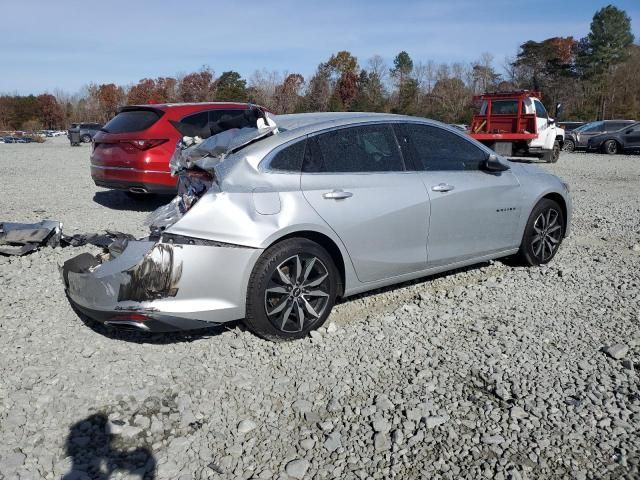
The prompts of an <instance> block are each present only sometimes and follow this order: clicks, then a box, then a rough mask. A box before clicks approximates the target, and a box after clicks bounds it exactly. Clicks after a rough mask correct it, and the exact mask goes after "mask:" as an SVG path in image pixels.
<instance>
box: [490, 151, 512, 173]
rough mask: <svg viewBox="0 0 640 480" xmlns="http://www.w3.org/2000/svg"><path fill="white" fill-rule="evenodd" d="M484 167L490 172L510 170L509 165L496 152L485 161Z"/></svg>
mask: <svg viewBox="0 0 640 480" xmlns="http://www.w3.org/2000/svg"><path fill="white" fill-rule="evenodd" d="M484 168H485V169H486V170H489V171H490V172H504V171H505V170H509V168H510V167H509V165H507V164H506V163H504V162H503V161H502V160H500V157H498V155H495V154H493V153H492V154H490V155H489V156H488V157H487V158H486V160H485V161H484Z"/></svg>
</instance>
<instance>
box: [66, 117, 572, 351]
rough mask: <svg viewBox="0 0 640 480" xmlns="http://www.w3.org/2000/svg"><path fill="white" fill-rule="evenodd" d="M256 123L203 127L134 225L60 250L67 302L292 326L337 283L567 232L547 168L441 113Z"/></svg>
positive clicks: (160, 326) (392, 279)
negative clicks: (132, 231) (519, 158)
mask: <svg viewBox="0 0 640 480" xmlns="http://www.w3.org/2000/svg"><path fill="white" fill-rule="evenodd" d="M258 122H259V123H258V124H257V127H256V128H255V129H250V128H243V129H240V130H239V132H240V134H238V136H236V137H234V135H236V134H235V133H233V132H236V130H234V131H233V132H226V134H225V133H223V134H220V137H221V138H222V137H225V138H224V142H223V141H222V140H219V139H218V138H213V137H212V138H210V139H207V140H205V143H203V144H201V146H196V148H201V147H202V148H204V147H203V146H205V145H206V144H207V143H206V142H207V141H209V140H211V141H212V142H210V143H216V142H217V145H214V146H213V147H212V148H211V149H210V150H209V151H210V152H214V151H215V152H217V153H216V155H218V157H215V156H213V157H212V155H211V154H205V155H202V158H201V159H200V160H198V161H193V158H194V157H193V155H194V153H193V152H191V149H193V148H194V146H190V147H188V149H187V150H185V152H187V153H188V155H186V154H185V155H183V156H182V157H180V158H179V159H182V160H184V159H186V160H184V161H183V162H182V163H180V165H182V167H183V168H182V172H181V173H182V174H184V173H186V174H187V175H181V178H182V177H183V176H184V177H185V178H187V181H186V184H185V185H183V187H184V188H182V190H181V193H180V194H179V195H178V197H176V199H175V200H174V202H172V203H171V204H170V205H168V206H166V207H163V209H161V211H160V212H158V213H157V214H156V216H155V218H154V219H153V221H154V225H153V226H152V229H153V232H152V235H151V236H150V237H149V238H146V239H143V240H140V241H130V242H129V243H128V244H126V245H122V244H120V245H117V246H116V247H114V248H110V249H109V252H107V253H104V254H101V255H99V256H97V257H93V256H91V255H89V254H83V255H82V256H80V257H76V258H74V259H71V260H69V261H68V262H67V263H66V264H65V267H64V271H63V276H64V281H65V286H66V289H67V293H68V296H69V298H70V300H71V301H72V302H73V304H75V306H76V307H77V308H78V309H79V310H80V311H82V312H84V313H85V314H86V315H88V316H89V317H92V318H93V319H96V320H98V321H101V322H104V323H106V324H108V325H111V326H114V327H121V328H135V329H139V330H147V331H168V330H176V329H190V328H199V327H204V326H209V325H212V324H220V323H223V322H228V321H232V320H240V319H242V320H243V321H244V322H245V324H246V325H247V326H248V327H249V328H250V329H251V330H252V331H253V332H255V333H256V334H258V335H260V336H262V337H265V338H268V339H273V340H276V339H280V340H282V339H284V340H289V339H296V338H300V337H303V336H305V335H307V334H308V332H309V331H310V330H312V329H316V328H318V327H320V326H321V325H322V324H323V323H324V322H325V320H326V319H327V317H328V316H329V313H330V312H331V309H332V307H333V305H334V302H335V301H336V298H338V297H342V298H344V297H348V296H350V295H354V294H357V293H360V292H364V291H367V290H372V289H376V288H380V287H383V286H387V285H391V284H396V283H400V282H405V281H407V280H412V279H415V278H419V277H425V276H429V275H433V274H435V273H439V272H443V271H445V270H451V269H455V268H460V267H463V266H466V265H471V264H474V263H478V262H483V261H487V260H490V259H495V258H499V257H507V256H516V257H517V258H518V259H519V260H520V262H522V263H523V264H526V265H531V266H535V265H540V264H544V263H547V262H549V261H550V260H551V259H552V258H553V257H554V255H555V254H556V252H557V251H558V248H559V246H560V244H561V242H562V240H563V238H564V237H565V236H566V235H567V234H568V231H569V225H570V219H571V210H572V207H571V199H570V196H569V189H568V186H567V185H566V184H565V183H564V182H563V181H562V180H560V179H559V178H558V177H556V176H554V175H551V174H549V173H546V172H545V171H543V170H541V169H539V168H537V167H535V166H533V165H527V164H520V163H513V162H510V161H508V160H506V159H504V158H502V157H499V156H496V155H495V154H494V152H492V151H491V150H489V149H487V148H486V147H484V146H483V145H481V144H480V143H478V142H476V141H474V140H472V139H471V138H469V137H468V136H466V135H465V133H464V132H461V131H459V130H457V129H454V128H451V127H449V126H446V125H444V124H441V123H438V122H434V121H429V120H424V119H418V118H415V117H405V116H396V115H385V114H365V113H322V114H296V115H283V116H275V117H273V118H269V119H268V121H267V122H266V123H265V122H264V121H262V120H258ZM260 122H262V123H260ZM225 135H226V136H225ZM214 137H215V136H214ZM238 138H241V139H242V141H236V142H235V143H234V139H235V140H237V139H238ZM205 150H206V149H205ZM182 160H181V161H182ZM172 162H173V160H172ZM178 163H179V162H178ZM172 165H173V164H172ZM185 165H186V167H185ZM173 166H175V165H173ZM194 172H195V173H196V175H193V173H194Z"/></svg>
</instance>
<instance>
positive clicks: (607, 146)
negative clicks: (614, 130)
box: [602, 140, 619, 155]
mask: <svg viewBox="0 0 640 480" xmlns="http://www.w3.org/2000/svg"><path fill="white" fill-rule="evenodd" d="M618 150H619V149H618V142H616V141H615V140H607V141H606V142H604V144H603V145H602V151H603V153H606V154H608V155H615V154H616V153H618Z"/></svg>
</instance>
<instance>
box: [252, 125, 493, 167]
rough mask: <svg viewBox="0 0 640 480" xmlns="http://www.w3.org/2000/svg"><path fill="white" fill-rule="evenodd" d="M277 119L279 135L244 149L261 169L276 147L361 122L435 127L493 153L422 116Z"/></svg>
mask: <svg viewBox="0 0 640 480" xmlns="http://www.w3.org/2000/svg"><path fill="white" fill-rule="evenodd" d="M272 118H273V120H274V121H275V123H276V125H277V126H278V129H279V133H278V134H277V135H271V136H268V137H265V138H262V139H260V140H259V141H257V142H255V143H253V144H251V145H248V146H247V147H245V148H243V149H242V150H241V151H242V155H241V156H244V157H246V158H247V159H248V160H249V163H251V164H252V165H254V166H257V165H258V163H259V162H260V161H261V160H262V158H263V157H264V156H265V155H266V154H267V153H268V152H270V151H271V150H273V149H274V148H276V147H278V146H280V145H283V144H285V143H288V142H290V141H294V140H296V139H298V138H301V137H304V136H305V135H312V134H314V133H316V132H321V131H323V130H328V129H331V128H335V127H343V126H349V125H357V124H361V123H369V122H372V123H375V122H389V123H395V122H403V123H404V122H407V123H421V124H423V125H432V126H437V127H440V128H442V129H444V130H447V131H449V132H452V133H454V134H455V135H458V136H460V137H463V138H465V139H466V140H468V141H470V142H472V143H474V144H476V145H477V146H478V148H480V149H482V150H485V151H487V152H489V150H488V148H487V147H485V146H483V145H482V144H480V143H478V142H477V141H476V140H474V139H472V138H471V137H469V136H467V135H466V134H465V133H464V132H463V131H462V130H460V129H459V128H456V127H452V126H450V125H447V124H446V123H442V122H438V121H436V120H431V119H427V118H422V117H412V116H409V115H395V114H390V113H370V112H320V113H294V114H287V115H273V117H272Z"/></svg>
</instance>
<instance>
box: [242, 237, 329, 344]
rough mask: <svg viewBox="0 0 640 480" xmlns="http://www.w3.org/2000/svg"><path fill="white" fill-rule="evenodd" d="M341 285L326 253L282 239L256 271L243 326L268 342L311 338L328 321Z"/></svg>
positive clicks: (311, 245) (298, 240)
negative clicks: (312, 331)
mask: <svg viewBox="0 0 640 480" xmlns="http://www.w3.org/2000/svg"><path fill="white" fill-rule="evenodd" d="M296 259H298V260H299V263H298V260H296ZM278 269H279V271H278ZM307 270H308V272H307ZM325 274H326V275H325ZM303 278H304V279H306V280H307V282H308V283H307V284H306V286H305V282H304V281H302V280H303ZM287 280H288V281H289V283H287ZM318 281H319V282H320V283H318V284H317V285H314V284H315V283H316V282H318ZM339 282H340V275H339V274H338V270H337V269H336V266H335V264H334V262H333V259H332V258H331V256H330V255H329V254H328V253H327V251H326V250H325V249H324V248H322V247H321V246H320V245H318V244H317V243H315V242H312V241H311V240H308V239H306V238H289V239H286V240H283V241H282V242H280V243H277V244H275V245H273V246H272V247H270V248H268V249H267V250H265V251H264V252H263V254H262V255H261V256H260V258H259V259H258V261H257V262H256V265H255V266H254V268H253V271H252V272H251V277H250V278H249V285H248V287H247V313H246V317H245V319H244V323H245V325H246V326H247V328H248V329H249V330H251V331H252V332H253V333H255V334H256V335H258V336H259V337H262V338H265V339H267V340H272V341H286V340H296V339H299V338H303V337H306V336H307V335H308V334H309V332H310V331H311V330H314V329H316V328H319V327H320V326H321V325H322V324H323V323H324V322H325V321H326V320H327V318H328V317H329V314H330V313H331V309H332V308H333V305H334V303H335V300H336V295H337V292H338V284H339ZM311 288H313V289H314V290H310V289H311ZM305 292H307V294H306V295H305ZM269 307H271V308H272V310H271V313H269V312H268V308H269ZM289 307H291V308H289ZM311 312H313V313H315V314H316V316H314V315H313V314H312V313H311ZM301 318H302V321H300V319H301Z"/></svg>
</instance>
